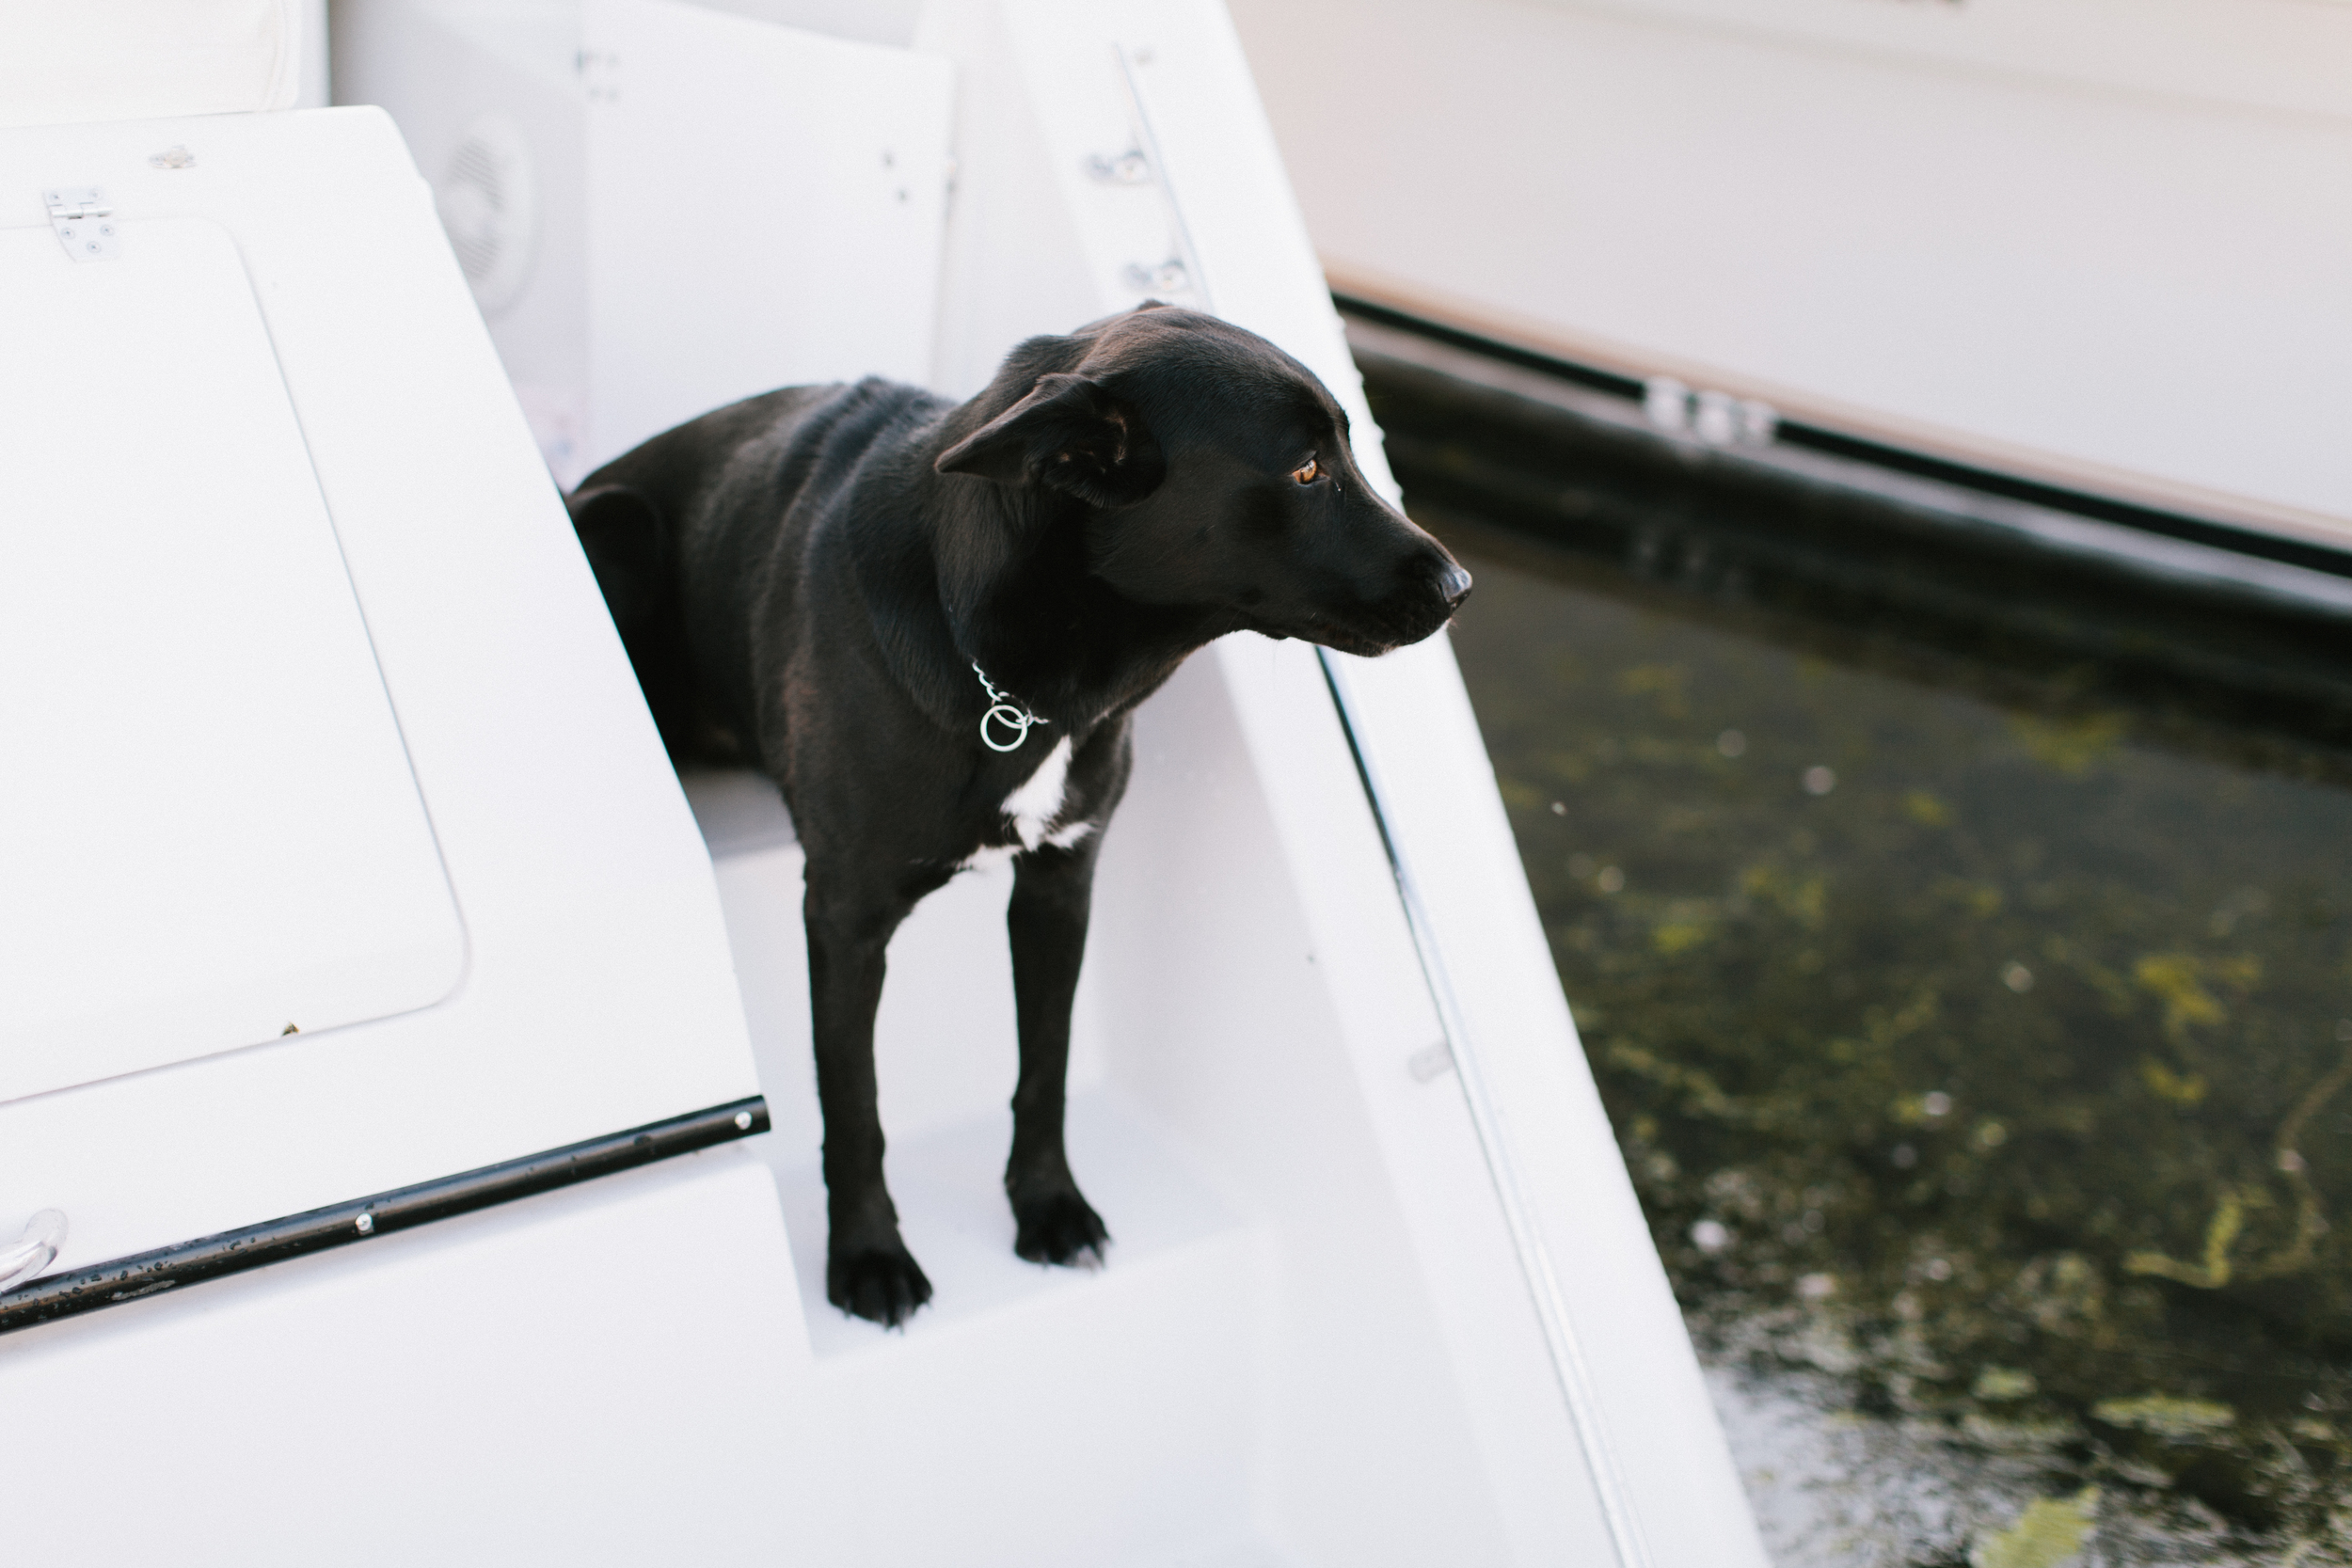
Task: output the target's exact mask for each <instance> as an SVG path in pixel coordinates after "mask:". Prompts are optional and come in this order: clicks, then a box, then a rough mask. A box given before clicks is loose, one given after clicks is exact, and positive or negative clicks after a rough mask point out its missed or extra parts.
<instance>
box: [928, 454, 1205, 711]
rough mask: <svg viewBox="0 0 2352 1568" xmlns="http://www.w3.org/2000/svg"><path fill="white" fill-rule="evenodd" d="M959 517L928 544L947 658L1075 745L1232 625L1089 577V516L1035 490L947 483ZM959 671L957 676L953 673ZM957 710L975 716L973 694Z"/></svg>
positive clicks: (976, 690) (980, 696)
mask: <svg viewBox="0 0 2352 1568" xmlns="http://www.w3.org/2000/svg"><path fill="white" fill-rule="evenodd" d="M947 483H948V484H949V486H950V487H951V492H952V497H951V499H950V503H949V504H950V505H951V506H954V507H956V508H958V509H959V510H961V514H962V515H959V516H955V517H954V518H953V519H952V520H951V521H948V522H947V524H946V526H944V527H941V528H939V529H937V530H936V531H934V532H933V535H932V540H931V544H932V562H933V567H934V571H935V573H936V581H937V585H938V594H939V601H938V602H939V609H940V612H941V614H942V615H943V617H944V618H945V620H946V633H947V636H948V638H949V640H950V641H952V642H953V644H954V648H955V653H956V656H957V657H958V658H959V659H961V660H962V661H963V662H964V663H965V664H974V663H976V664H977V665H979V666H980V667H981V668H982V669H984V670H986V671H987V672H988V675H989V678H990V679H991V680H992V681H993V682H994V683H995V684H996V685H997V687H998V688H1000V689H1003V690H1005V691H1007V692H1010V693H1012V694H1014V695H1015V696H1016V697H1017V698H1018V699H1019V701H1020V702H1021V703H1023V704H1024V705H1026V706H1028V707H1029V708H1030V709H1031V710H1033V711H1035V712H1037V713H1041V714H1043V715H1045V716H1047V719H1048V721H1049V722H1050V723H1051V724H1052V726H1053V729H1052V730H1051V731H1049V733H1052V734H1061V733H1067V734H1070V735H1071V736H1073V738H1075V737H1078V736H1083V735H1084V733H1085V732H1086V731H1087V730H1089V729H1090V728H1092V727H1093V726H1094V725H1095V724H1097V723H1100V722H1102V721H1104V719H1106V718H1110V717H1113V716H1115V715H1117V714H1119V713H1121V712H1124V711H1125V710H1127V709H1128V708H1131V707H1133V706H1134V705H1136V704H1137V703H1139V702H1141V701H1142V700H1143V699H1144V698H1145V697H1147V696H1149V695H1151V693H1152V691H1154V690H1155V689H1158V688H1159V686H1160V685H1161V683H1162V682H1164V681H1166V680H1167V679H1168V676H1169V675H1170V674H1172V673H1175V670H1176V667H1177V666H1178V665H1179V664H1181V663H1183V662H1184V657H1185V656H1186V655H1188V654H1190V653H1192V652H1193V651H1194V650H1195V649H1197V648H1199V647H1200V646H1201V645H1202V644H1204V643H1206V642H1208V641H1211V640H1212V639H1214V638H1216V637H1217V636H1219V635H1221V634H1222V633H1224V632H1226V631H1229V630H1231V629H1232V626H1231V625H1230V624H1228V622H1229V621H1230V620H1231V618H1230V617H1227V616H1221V615H1219V614H1217V613H1216V612H1215V611H1211V610H1200V609H1196V608H1191V607H1170V606H1159V605H1144V604H1138V603H1136V602H1135V601H1133V600H1131V599H1128V598H1125V597H1123V596H1122V595H1120V594H1118V593H1117V592H1116V591H1114V590H1113V589H1112V588H1111V587H1110V586H1109V585H1108V584H1107V583H1105V582H1104V581H1103V580H1102V579H1101V578H1097V577H1095V576H1094V575H1093V574H1092V573H1091V572H1089V570H1088V563H1087V548H1086V535H1087V524H1088V520H1089V507H1088V506H1087V504H1086V503H1085V502H1083V501H1081V500H1079V499H1076V498H1075V497H1072V496H1066V495H1062V494H1060V493H1058V492H1057V491H1053V490H1047V489H1041V488H1038V487H1015V486H1010V485H1002V484H994V483H989V482H987V481H983V480H960V479H955V478H952V477H951V478H949V479H948V481H947ZM959 669H960V670H961V669H962V665H959ZM963 686H964V689H965V691H966V693H968V695H967V696H966V697H965V698H964V699H963V701H962V702H961V703H959V704H958V705H957V706H956V711H957V712H958V713H959V714H961V712H962V710H963V709H966V708H969V709H971V710H972V712H973V714H974V716H977V712H978V711H979V707H980V706H984V705H985V699H984V693H983V692H982V691H981V689H980V687H979V684H978V683H977V681H975V680H973V679H972V678H971V676H970V674H969V673H968V671H965V672H964V679H963Z"/></svg>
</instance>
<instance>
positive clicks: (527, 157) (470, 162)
mask: <svg viewBox="0 0 2352 1568" xmlns="http://www.w3.org/2000/svg"><path fill="white" fill-rule="evenodd" d="M433 204H434V207H435V209H436V210H437V211H438V212H439V214H440V215H441V227H442V228H443V229H444V230H447V231H448V233H449V244H450V248H451V249H452V250H453V251H455V252H456V253H457V264H458V265H459V266H460V267H463V268H464V269H465V272H466V281H467V283H468V284H469V285H470V286H471V287H472V289H473V297H474V303H475V304H476V305H479V306H480V307H481V308H482V313H483V314H484V315H485V316H495V315H498V314H499V313H500V312H501V311H503V310H504V309H507V307H509V306H511V305H512V304H514V303H515V298H516V295H518V294H519V293H522V288H523V285H524V284H525V283H526V282H528V281H529V280H530V277H531V262H532V255H533V252H534V251H535V250H536V248H537V245H538V238H539V199H538V189H537V180H536V178H535V176H534V174H533V171H532V157H531V144H530V143H529V142H527V141H525V140H524V139H523V134H522V132H521V131H519V130H518V129H516V126H515V125H514V123H513V122H512V121H510V120H507V119H502V118H501V117H499V116H497V115H485V116H484V117H483V118H482V119H477V120H475V121H474V122H473V123H472V124H471V125H469V126H468V127H466V134H465V135H463V136H461V137H459V138H458V142H457V149H456V150H455V151H453V152H452V153H451V154H450V158H449V165H448V167H447V169H446V171H445V172H444V173H443V174H442V176H441V180H440V183H439V184H438V185H437V186H436V187H435V188H434V193H433Z"/></svg>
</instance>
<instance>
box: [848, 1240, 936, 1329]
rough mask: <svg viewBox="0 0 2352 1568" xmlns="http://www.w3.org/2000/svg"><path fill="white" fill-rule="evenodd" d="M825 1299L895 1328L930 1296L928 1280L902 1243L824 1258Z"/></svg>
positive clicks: (851, 1313)
mask: <svg viewBox="0 0 2352 1568" xmlns="http://www.w3.org/2000/svg"><path fill="white" fill-rule="evenodd" d="M825 1299H826V1300H827V1301H830V1302H832V1303H833V1304H834V1306H835V1307H839V1308H841V1310H843V1311H844V1312H847V1313H849V1314H850V1316H851V1317H853V1318H864V1319H866V1321H868V1322H869V1323H880V1324H882V1326H883V1327H884V1328H897V1327H898V1326H899V1325H900V1324H901V1323H905V1322H906V1321H907V1320H908V1319H909V1318H911V1317H913V1316H914V1313H915V1309H916V1308H917V1307H921V1306H922V1305H923V1304H924V1303H925V1302H927V1301H929V1300H930V1299H931V1282H930V1280H928V1279H926V1278H924V1277H923V1270H922V1268H921V1266H920V1265H918V1264H917V1263H916V1262H915V1261H914V1254H913V1253H911V1252H909V1251H908V1250H907V1249H906V1248H905V1246H904V1245H898V1246H895V1247H889V1248H883V1247H865V1248H860V1249H859V1250H857V1251H855V1252H850V1253H834V1254H831V1255H829V1256H828V1257H827V1258H826V1259H825Z"/></svg>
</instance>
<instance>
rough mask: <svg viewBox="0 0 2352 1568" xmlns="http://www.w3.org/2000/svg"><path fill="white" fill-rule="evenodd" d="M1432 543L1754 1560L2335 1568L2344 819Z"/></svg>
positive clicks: (1710, 620)
mask: <svg viewBox="0 0 2352 1568" xmlns="http://www.w3.org/2000/svg"><path fill="white" fill-rule="evenodd" d="M1425 520H1427V521H1430V522H1431V523H1432V524H1433V526H1435V527H1436V528H1437V530H1438V531H1439V532H1440V533H1441V534H1442V535H1445V536H1447V537H1448V538H1449V540H1450V541H1451V542H1453V543H1455V544H1456V545H1457V546H1460V548H1461V553H1463V554H1464V555H1465V556H1466V558H1467V559H1468V563H1469V565H1470V568H1471V570H1472V571H1473V572H1474V573H1475V574H1476V576H1477V578H1478V587H1477V591H1476V594H1474V596H1473V597H1472V599H1471V601H1470V606H1469V608H1468V609H1467V610H1466V611H1465V613H1464V614H1463V616H1462V617H1461V619H1460V621H1459V623H1458V624H1457V626H1456V628H1455V632H1454V645H1455V649H1456V651H1457V653H1458V654H1459V656H1460V658H1461V663H1462V667H1463V672H1464V674H1465V675H1466V677H1467V678H1468V680H1469V683H1470V691H1471V695H1472V698H1473V700H1474V701H1475V703H1476V705H1477V708H1478V713H1479V717H1480V720H1481V722H1482V723H1483V725H1484V727H1485V730H1486V738H1487V742H1488V745H1489V747H1490V749H1491V751H1492V752H1493V756H1494V761H1495V766H1496V768H1497V771H1498V773H1499V774H1500V776H1501V778H1502V787H1503V792H1504V797H1505V800H1506V801H1507V802H1508V804H1509V807H1510V810H1511V815H1512V821H1513V825H1514V827H1515V828H1516V830H1517V832H1518V840H1519V847H1520V850H1521V853H1522V857H1523V859H1524V860H1525V862H1526V865H1527V871H1528V876H1529V879H1530V880H1531V882H1532V883H1533V884H1534V893H1535V897H1536V900H1537V903H1538V904H1539V906H1540V907H1541V909H1542V911H1543V915H1544V919H1545V923H1546V926H1547V927H1548V929H1549V936H1550V939H1551V947H1552V952H1553V956H1554V958H1555V959H1556V961H1557V962H1558V964H1559V967H1560V974H1561V977H1562V980H1563V983H1564V985H1565V989H1566V991H1567V994H1568V998H1569V1000H1570V1002H1571V1003H1572V1005H1573V1006H1574V1009H1575V1013H1576V1018H1577V1022H1578V1023H1579V1025H1580V1026H1581V1030H1582V1033H1583V1039H1584V1046H1585V1050H1586V1052H1587V1053H1588V1055H1589V1056H1590V1058H1591V1061H1592V1065H1593V1068H1594V1070H1595V1072H1596V1073H1597V1076H1598V1078H1599V1081H1600V1084H1601V1087H1602V1091H1603V1094H1604V1097H1605V1098H1606V1100H1607V1101H1608V1105H1609V1109H1610V1112H1611V1115H1612V1117H1613V1121H1614V1125H1615V1127H1616V1130H1617V1134H1618V1137H1619V1139H1620V1141H1621V1143H1622V1145H1623V1148H1624V1152H1625V1156H1626V1160H1627V1163H1628V1164H1629V1167H1630V1169H1631V1171H1632V1173H1633V1177H1634V1180H1635V1182H1636V1184H1637V1186H1638V1188H1639V1190H1640V1192H1641V1196H1642V1199H1643V1203H1644V1205H1645V1210H1646V1212H1647V1213H1648V1215H1649V1219H1650V1222H1651V1225H1652V1228H1653V1231H1654V1234H1655V1236H1656V1238H1657V1242H1658V1246H1659V1250H1660V1252H1661V1254H1662V1256H1663V1257H1664V1259H1665V1262H1666V1266H1667V1269H1668V1271H1669V1272H1670V1274H1671V1275H1672V1276H1673V1278H1674V1282H1675V1286H1676V1289H1677V1292H1678V1294H1679V1296H1680V1298H1681V1300H1682V1303H1683V1306H1684V1309H1685V1311H1686V1313H1687V1314H1688V1317H1689V1320H1690V1323H1691V1325H1692V1331H1693V1333H1694V1335H1695V1336H1696V1337H1697V1338H1698V1339H1699V1341H1700V1343H1701V1346H1702V1349H1703V1353H1704V1354H1705V1356H1706V1358H1707V1359H1708V1363H1709V1365H1710V1369H1711V1375H1712V1378H1713V1382H1714V1386H1715V1387H1716V1390H1717V1393H1718V1397H1719V1402H1720V1403H1721V1405H1722V1407H1723V1410H1724V1417H1725V1421H1726V1425H1727V1426H1728V1428H1729V1429H1730V1431H1731V1433H1732V1436H1733V1440H1734V1444H1735V1447H1736V1448H1737V1449H1739V1451H1740V1461H1741V1465H1742V1468H1743V1470H1744V1471H1745V1472H1746V1473H1747V1475H1748V1477H1749V1481H1750V1483H1751V1486H1752V1488H1753V1489H1754V1491H1755V1493H1756V1498H1757V1503H1758V1509H1759V1513H1761V1514H1762V1516H1763V1522H1764V1525H1765V1528H1766V1531H1767V1535H1768V1539H1769V1541H1770V1543H1771V1544H1772V1548H1773V1551H1774V1553H1775V1556H1776V1557H1777V1559H1778V1560H1779V1561H1780V1562H1782V1563H1783V1564H1784V1565H1786V1568H1795V1565H1798V1564H1804V1565H1806V1568H1812V1565H1817V1564H1819V1565H1828V1564H1838V1565H1844V1564H1873V1565H1878V1564H1887V1565H1893V1564H1923V1565H1924V1564H1959V1563H1963V1562H1966V1563H1972V1564H1977V1565H1979V1568H2055V1565H2057V1564H2059V1563H2061V1562H2070V1561H2085V1562H2097V1563H2173V1562H2178V1563H2223V1562H2241V1561H2243V1562H2265V1563H2288V1562H2292V1563H2296V1564H2298V1565H2304V1568H2309V1565H2313V1564H2318V1563H2323V1562H2344V1561H2348V1560H2352V1466H2348V1465H2347V1459H2352V1315H2347V1308H2352V1247H2347V1244H2346V1243H2347V1239H2348V1238H2352V788H2348V787H2346V784H2345V782H2344V767H2343V764H2342V761H2341V759H2340V757H2336V756H2332V755H2322V754H2320V753H2318V752H2316V751H2315V752H2313V754H2312V755H2311V756H2309V757H2305V758H2302V759H2299V760H2298V759H2296V757H2295V756H2294V755H2293V754H2292V747H2291V746H2290V747H2286V748H2284V749H2282V747H2281V745H2280V742H2279V741H2278V739H2277V737H2276V736H2272V737H2269V738H2267V739H2265V741H2263V743H2262V745H2261V748H2260V750H2259V753H2257V752H2254V751H2252V750H2249V749H2245V748H2242V747H2241V746H2240V745H2239V743H2238V742H2237V741H2235V740H2233V738H2232V736H2231V735H2230V734H2229V733H2228V732H2226V731H2224V730H2222V729H2220V728H2218V727H2208V728H2206V729H2200V727H2199V721H2197V720H2195V719H2194V718H2193V717H2184V716H2183V715H2182V714H2179V713H2174V712H2156V711H2153V709H2151V708H2149V707H2146V706H2145V705H2143V706H2140V707H2123V706H2113V705H2102V703H2103V701H2105V699H2101V698H2099V697H2097V696H2095V695H2093V696H2090V697H2086V695H2085V693H2087V692H2088V693H2096V692H2097V691H2098V690H2099V689H2100V688H2099V686H2098V683H2097V682H2096V681H2095V680H2087V679H2085V678H2083V677H2082V673H2081V672H2080V671H2070V670H2065V669H2051V670H2048V671H2046V672H2042V673H2038V674H2034V675H2032V676H2030V678H2020V677H2019V675H2018V673H2017V672H2016V671H2014V670H2011V671H2009V672H2006V673H2003V675H2002V676H2001V678H2000V680H1999V681H1998V683H1997V684H1995V683H1994V682H1992V681H1990V680H1986V681H1983V682H1978V681H1974V680H1972V679H1971V678H1970V677H1969V676H1968V674H1967V673H1966V672H1965V671H1961V672H1959V673H1955V672H1954V671H1953V670H1951V669H1949V668H1944V667H1941V666H1938V667H1934V668H1932V669H1931V667H1930V666H1928V665H1923V664H1921V663H1920V662H1918V661H1916V660H1912V661H1903V660H1899V659H1897V658H1895V657H1891V656H1888V655H1886V654H1885V653H1884V650H1883V645H1882V644H1880V643H1878V642H1873V641H1866V640H1863V639H1860V638H1854V639H1848V640H1844V641H1841V638H1840V634H1839V633H1838V631H1837V630H1836V628H1834V627H1824V626H1820V625H1818V624H1811V625H1807V624H1801V623H1798V622H1796V621H1794V620H1792V619H1789V618H1787V617H1781V616H1777V615H1774V614H1771V613H1768V612H1766V611H1763V610H1755V609H1751V608H1741V607H1740V606H1738V605H1734V604H1726V603H1723V602H1713V603H1710V602H1708V601H1705V600H1701V599H1698V598H1695V597H1690V596H1683V595H1678V594H1669V593H1668V592H1666V591H1664V590H1659V589H1654V588H1650V587H1645V586H1644V585H1642V584H1639V583H1637V582H1635V581H1634V580H1632V579H1631V578H1627V577H1625V576H1623V575H1622V574H1620V573H1618V572H1616V571H1615V570H1614V569H1613V568H1612V567H1609V566H1605V565H1600V564H1596V563H1593V562H1587V561H1584V560H1581V559H1578V558H1573V557H1569V556H1566V555H1565V554H1554V553H1551V552H1548V551H1545V550H1543V549H1542V548H1541V547H1540V546H1528V545H1523V544H1518V543H1515V542H1513V540H1512V537H1511V536H1509V535H1503V534H1497V533H1490V532H1486V531H1482V530H1477V529H1473V528H1470V527H1468V526H1466V525H1462V526H1457V525H1454V524H1451V523H1450V522H1449V521H1448V520H1447V519H1445V518H1443V517H1437V518H1430V519H1425Z"/></svg>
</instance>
